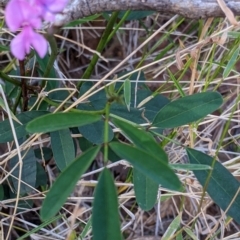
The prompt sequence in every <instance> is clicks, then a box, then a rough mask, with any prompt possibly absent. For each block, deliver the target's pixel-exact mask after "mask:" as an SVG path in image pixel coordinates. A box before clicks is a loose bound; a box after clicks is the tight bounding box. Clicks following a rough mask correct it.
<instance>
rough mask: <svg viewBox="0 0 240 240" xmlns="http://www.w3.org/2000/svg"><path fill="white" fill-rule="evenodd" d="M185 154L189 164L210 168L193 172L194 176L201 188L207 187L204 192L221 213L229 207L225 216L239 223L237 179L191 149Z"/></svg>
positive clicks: (215, 162)
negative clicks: (203, 165) (210, 168)
mask: <svg viewBox="0 0 240 240" xmlns="http://www.w3.org/2000/svg"><path fill="white" fill-rule="evenodd" d="M187 154H188V157H189V161H190V162H191V163H195V164H205V165H209V166H211V167H212V170H204V171H194V174H195V176H196V177H197V179H198V181H199V182H200V183H201V184H202V186H206V187H207V188H206V190H207V192H208V194H209V195H210V196H211V198H212V199H213V201H214V202H215V203H217V204H218V205H219V207H220V208H221V209H222V210H223V211H226V210H227V209H228V208H229V206H230V208H229V209H228V211H227V215H230V216H231V217H232V218H233V219H234V220H236V221H237V222H238V223H240V212H239V208H240V194H239V192H238V191H239V187H240V185H239V182H238V181H237V179H236V178H234V177H233V175H232V174H231V173H230V172H229V171H228V170H227V169H226V168H225V167H224V166H223V165H222V164H221V163H220V162H218V161H217V160H214V159H213V158H212V157H210V156H208V155H206V154H204V153H202V152H199V151H197V150H194V149H191V148H187ZM236 194H237V195H236ZM230 204H231V205H230Z"/></svg>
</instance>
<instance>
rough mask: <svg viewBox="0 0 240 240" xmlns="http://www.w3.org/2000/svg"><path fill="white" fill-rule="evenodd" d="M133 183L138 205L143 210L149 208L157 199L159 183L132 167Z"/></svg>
mask: <svg viewBox="0 0 240 240" xmlns="http://www.w3.org/2000/svg"><path fill="white" fill-rule="evenodd" d="M133 183H134V191H135V195H136V199H137V203H138V205H139V207H140V208H141V209H142V210H144V211H149V210H151V209H152V208H153V206H154V205H155V203H156V200H157V195H158V187H159V184H158V183H156V182H154V181H153V180H152V179H150V178H149V177H146V175H145V174H143V173H142V172H140V171H138V170H137V169H135V168H134V169H133Z"/></svg>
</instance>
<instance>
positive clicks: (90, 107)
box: [0, 10, 240, 240]
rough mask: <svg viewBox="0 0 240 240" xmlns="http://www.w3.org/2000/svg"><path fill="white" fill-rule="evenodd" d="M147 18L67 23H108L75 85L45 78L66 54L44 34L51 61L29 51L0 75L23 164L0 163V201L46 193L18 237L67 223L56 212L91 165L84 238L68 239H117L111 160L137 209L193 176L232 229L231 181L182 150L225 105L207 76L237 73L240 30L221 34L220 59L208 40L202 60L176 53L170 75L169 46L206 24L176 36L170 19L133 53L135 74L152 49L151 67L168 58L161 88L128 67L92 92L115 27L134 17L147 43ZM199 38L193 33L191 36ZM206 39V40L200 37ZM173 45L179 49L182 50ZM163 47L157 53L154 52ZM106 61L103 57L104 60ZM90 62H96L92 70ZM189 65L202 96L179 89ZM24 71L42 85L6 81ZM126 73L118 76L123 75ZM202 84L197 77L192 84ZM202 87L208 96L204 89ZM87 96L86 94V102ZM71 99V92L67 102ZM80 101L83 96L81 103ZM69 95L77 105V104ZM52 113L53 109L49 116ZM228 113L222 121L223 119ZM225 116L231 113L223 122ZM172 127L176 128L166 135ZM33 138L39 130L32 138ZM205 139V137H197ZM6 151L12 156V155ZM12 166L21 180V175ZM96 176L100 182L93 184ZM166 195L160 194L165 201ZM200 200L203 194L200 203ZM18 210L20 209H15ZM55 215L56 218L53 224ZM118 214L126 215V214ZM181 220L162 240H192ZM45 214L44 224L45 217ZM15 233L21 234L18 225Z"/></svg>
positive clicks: (235, 198)
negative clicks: (177, 154) (123, 166)
mask: <svg viewBox="0 0 240 240" xmlns="http://www.w3.org/2000/svg"><path fill="white" fill-rule="evenodd" d="M153 13H154V12H153V11H130V10H128V11H120V12H114V13H109V14H108V13H103V14H96V15H93V16H89V17H86V18H83V19H78V20H75V21H72V22H70V23H68V24H67V25H66V26H65V27H68V28H70V27H75V26H78V25H79V24H85V23H87V24H92V23H91V22H90V21H93V20H97V21H98V20H102V17H104V18H105V19H106V28H105V30H104V31H103V33H102V35H101V37H100V40H99V43H98V45H97V47H96V53H94V54H93V55H92V56H91V58H89V59H90V61H89V64H88V65H87V67H86V68H85V67H83V66H81V71H82V70H83V71H84V72H83V74H82V75H81V76H80V77H78V79H79V81H78V82H77V83H76V86H75V85H72V83H71V84H70V83H69V84H68V83H67V82H65V81H62V82H61V81H51V80H50V79H52V78H53V79H54V80H56V79H57V78H58V77H59V76H61V74H58V73H57V68H56V69H55V68H54V66H53V65H54V62H55V61H56V60H57V55H58V53H59V52H61V53H63V54H68V51H65V49H57V47H58V46H60V45H57V43H56V41H55V40H54V37H53V36H51V35H48V36H47V38H48V40H49V46H50V48H51V51H50V52H51V54H50V55H46V56H45V57H44V58H43V59H41V58H39V56H37V55H36V54H35V53H34V51H32V52H31V53H30V54H29V56H28V57H27V58H26V59H25V60H24V62H20V63H21V64H22V65H24V64H25V66H22V67H21V64H19V65H18V64H15V63H16V59H15V60H13V61H12V62H11V63H9V65H8V66H6V67H5V68H4V69H3V70H1V71H0V77H1V79H3V81H5V85H4V86H3V88H4V93H5V95H6V97H7V104H8V105H9V108H10V116H11V118H12V119H13V122H14V130H15V132H16V136H17V140H18V141H19V143H21V144H22V145H21V144H19V145H20V151H21V155H22V157H23V162H22V165H21V166H20V165H19V159H18V156H17V155H15V156H14V157H10V158H9V159H10V160H9V162H8V163H7V164H6V166H7V169H8V168H9V169H10V170H12V171H11V174H12V175H11V176H9V177H8V178H7V179H6V180H5V179H4V182H3V184H2V185H0V200H3V199H12V202H11V204H14V203H15V201H16V199H17V197H25V196H27V197H29V196H30V192H31V191H32V190H33V189H34V188H35V189H37V191H40V192H43V193H44V194H45V193H46V194H47V195H46V198H45V199H44V201H43V205H42V207H41V210H40V217H41V219H42V220H43V221H44V222H43V223H42V225H40V226H39V227H37V228H35V229H33V230H32V231H31V230H29V231H28V233H26V234H24V235H23V236H26V237H28V236H30V234H31V233H32V232H37V231H40V230H41V226H43V225H44V226H46V225H47V224H50V223H51V224H52V226H55V225H57V224H58V222H55V221H58V220H59V219H60V218H61V217H63V218H68V217H69V215H68V214H67V215H66V216H65V214H63V215H60V214H59V211H60V210H61V208H62V207H63V205H64V203H65V202H66V200H67V198H68V197H69V196H70V194H71V193H72V191H73V190H74V187H75V185H76V183H77V182H78V181H79V180H80V179H81V177H82V175H83V174H84V173H86V172H87V171H88V170H89V168H90V170H91V171H94V174H92V179H91V180H94V183H93V184H92V183H91V184H92V185H90V186H87V187H89V188H91V187H92V188H95V191H94V199H93V211H92V213H91V214H92V215H89V218H88V219H87V221H86V222H85V223H78V221H76V224H79V228H78V229H82V232H81V233H78V232H77V230H73V232H72V233H69V239H71V238H76V239H77V238H84V237H85V235H87V233H89V232H90V234H92V235H93V239H94V240H107V239H109V240H110V239H114V240H115V239H116V240H118V239H119V240H120V239H122V238H123V237H122V233H121V223H120V217H119V203H118V194H121V193H122V190H125V189H122V188H124V187H119V188H118V189H117V190H118V191H116V186H115V180H114V177H115V175H114V177H113V174H112V172H114V174H115V169H114V170H112V169H111V168H110V169H108V167H109V166H108V163H109V161H111V162H114V163H116V164H117V161H119V160H125V161H127V162H128V163H129V165H127V166H128V167H127V171H128V174H127V177H126V178H125V179H123V181H125V182H126V183H129V182H132V184H133V188H134V192H135V196H136V203H137V206H136V207H140V208H141V209H142V210H144V211H149V210H151V209H152V208H153V207H154V205H155V204H156V203H157V201H158V200H157V195H158V192H159V186H161V187H164V188H165V189H166V191H168V190H171V191H184V183H182V182H181V181H180V179H179V177H178V176H181V174H184V173H187V174H188V173H189V171H193V173H194V175H195V176H196V178H197V179H198V181H199V182H200V184H202V186H203V190H204V191H203V192H204V193H205V191H206V192H207V193H208V194H209V196H210V197H211V198H212V199H213V201H214V202H215V203H216V204H217V205H218V206H219V207H220V208H221V209H222V210H223V211H226V214H227V215H229V216H231V217H232V218H233V219H234V220H236V222H238V223H240V214H239V208H240V194H239V192H238V190H239V182H238V181H237V180H236V179H235V178H234V176H233V175H232V174H231V173H230V172H229V171H228V170H227V168H225V167H224V166H223V165H222V164H221V163H220V162H219V161H217V160H216V159H215V158H213V157H210V156H208V155H206V154H204V153H202V152H200V151H197V150H194V149H191V148H187V147H186V146H187V145H186V143H188V140H189V139H190V146H194V144H195V143H196V142H197V141H196V140H197V139H198V138H201V137H202V136H201V134H200V135H198V131H199V129H201V128H202V127H205V126H203V125H199V126H198V123H199V122H200V120H202V119H203V118H205V117H206V116H207V115H208V114H211V113H213V112H214V111H216V110H218V109H219V108H220V107H221V105H222V103H223V99H222V96H221V94H220V93H218V92H216V90H217V89H219V88H218V86H217V87H215V85H213V82H214V84H215V83H216V82H215V81H213V80H215V78H219V77H220V78H221V79H222V78H223V79H224V78H228V77H229V76H231V75H232V74H234V73H235V71H234V67H235V65H236V64H237V62H238V60H239V47H238V46H239V42H240V39H239V38H240V37H239V36H240V35H239V33H237V32H228V35H229V36H230V37H232V38H234V39H235V41H234V44H233V46H231V48H228V47H227V48H226V49H229V51H228V54H226V56H225V55H224V56H223V57H222V59H220V61H215V59H214V56H215V55H219V54H218V52H217V51H216V49H217V47H216V45H217V44H216V42H214V41H213V42H214V44H215V45H214V46H212V48H211V51H212V52H211V51H210V52H211V54H205V56H204V58H205V59H202V56H201V58H199V59H201V63H197V57H193V54H192V52H191V54H188V52H186V53H187V54H188V55H186V56H184V57H185V59H184V61H183V62H182V64H183V67H182V68H183V69H181V70H179V71H178V70H175V69H174V68H173V70H172V69H171V68H170V66H171V64H172V63H171V61H173V58H174V61H175V57H176V56H169V53H170V52H173V53H175V52H176V49H180V48H184V44H185V43H186V42H187V41H185V40H186V36H193V35H192V32H191V30H188V29H191V28H192V29H193V30H194V31H195V30H196V29H201V30H203V29H205V25H204V21H203V20H199V21H198V22H197V23H195V24H192V25H191V24H189V27H188V28H187V30H186V31H187V33H186V34H183V35H179V36H177V38H176V36H175V37H174V38H172V36H174V35H176V33H178V30H177V28H178V26H180V25H181V24H182V23H183V22H184V21H185V20H184V18H182V17H178V18H177V17H176V18H175V20H174V21H173V22H172V23H171V24H170V25H171V26H170V27H169V29H167V31H162V32H161V35H160V36H159V35H158V36H157V37H156V36H155V37H154V38H152V41H153V42H154V43H153V44H152V43H151V44H150V43H149V45H145V46H144V47H143V48H142V49H141V50H140V51H137V52H136V56H137V57H139V56H140V60H139V61H138V62H134V64H132V66H134V68H135V70H138V69H144V68H142V67H143V64H145V63H147V64H148V63H149V59H147V58H148V57H149V56H150V54H152V53H154V54H153V55H152V56H151V58H150V59H151V61H152V59H155V60H159V62H161V61H160V60H161V59H164V58H166V61H167V62H166V63H167V65H165V66H162V63H160V64H159V66H161V68H160V69H161V70H160V69H159V71H162V69H167V71H166V72H165V73H164V76H165V75H166V83H161V84H160V86H157V87H156V86H155V85H154V84H153V86H151V85H149V84H148V80H152V79H150V78H149V75H147V74H146V76H145V74H144V73H146V72H147V71H148V70H147V71H145V70H146V69H145V70H144V72H143V71H138V72H136V71H135V72H134V73H132V72H130V71H129V69H130V66H129V67H128V66H127V65H126V69H128V71H129V72H126V71H123V72H121V73H119V72H117V71H115V72H114V73H113V72H111V74H115V73H116V76H114V77H113V75H110V74H109V75H107V76H106V78H108V79H110V81H113V82H110V83H106V82H103V81H101V83H100V84H98V83H97V84H98V86H96V85H95V86H94V84H93V83H92V82H90V79H91V78H92V75H93V73H94V71H95V69H98V68H99V66H100V67H102V66H104V67H105V66H106V65H104V64H105V63H103V62H102V59H100V58H102V56H105V54H106V53H108V50H109V46H110V44H111V41H115V39H120V38H116V32H118V33H119V34H121V32H122V31H123V30H122V29H124V28H120V27H122V25H123V23H124V22H126V21H131V20H134V21H138V23H139V29H140V30H141V31H142V30H144V29H145V31H146V33H147V37H148V36H151V34H152V32H153V31H155V30H156V28H154V26H155V25H157V24H158V23H157V21H152V22H151V26H150V27H149V25H148V27H146V26H145V23H144V21H143V19H144V18H145V17H146V16H150V15H151V14H153ZM209 21H210V20H209ZM127 23H128V22H127ZM216 26H217V25H216V21H213V22H212V25H211V26H209V29H208V31H209V32H214V31H215V28H216ZM188 31H189V32H188ZM201 33H202V32H201V31H199V36H198V37H199V39H200V36H201ZM188 34H189V35H188ZM205 34H206V35H207V34H208V32H205ZM176 39H178V41H176ZM206 39H207V38H206ZM210 39H212V38H210ZM214 39H215V38H214ZM214 39H213V40H214ZM81 40H82V39H81ZM137 40H138V41H137V43H143V42H144V41H145V39H144V37H143V35H142V34H140V35H139V39H137ZM207 41H208V40H206V42H207ZM178 42H180V43H181V45H182V46H181V47H180V48H179V45H178V44H177V43H178ZM204 44H205V43H204ZM161 45H164V47H160V46H161ZM189 49H190V48H189ZM201 49H204V51H205V48H204V47H203V48H202V46H200V48H199V51H201ZM209 49H210V48H209ZM67 50H69V49H67ZM0 51H1V52H2V51H9V47H8V46H5V45H1V46H0ZM97 53H99V54H97ZM216 53H217V54H216ZM88 54H89V53H88ZM106 56H107V58H108V54H106ZM155 60H154V61H155ZM185 60H186V61H185ZM100 61H101V62H100ZM195 61H196V66H195ZM177 62H178V61H177ZM97 63H100V64H99V66H98V65H97ZM154 64H155V63H154ZM15 65H16V66H15ZM110 65H111V64H109V66H110ZM13 66H14V70H13ZM149 66H150V65H149ZM154 66H156V67H158V66H157V65H154ZM15 67H16V69H15ZM144 67H145V66H144ZM165 67H167V68H165ZM202 68H204V69H202ZM189 69H190V70H191V71H192V74H193V73H194V70H196V71H199V72H197V73H196V79H197V80H199V79H204V84H205V85H204V86H203V87H202V88H201V89H200V87H199V86H197V87H199V89H200V90H198V88H195V90H196V91H202V92H201V93H196V94H192V95H188V92H187V91H186V90H185V89H186V88H185V87H186V86H187V87H189V85H188V84H187V85H185V86H184V84H185V83H182V82H180V81H182V80H183V79H184V77H185V76H186V73H187V71H188V70H189ZM132 70H133V69H132ZM24 71H25V75H26V76H27V77H28V76H30V72H32V73H34V74H33V75H34V77H35V75H37V76H38V77H40V78H42V79H44V80H39V82H38V83H37V84H38V85H37V84H36V85H35V83H34V84H32V83H31V81H28V80H26V81H25V80H24V78H21V77H20V78H19V79H20V80H18V78H17V79H14V77H12V75H16V76H17V75H23V74H24ZM156 71H158V70H156ZM96 72H97V71H96ZM155 73H157V72H155ZM155 73H154V74H155ZM8 74H10V76H11V77H10V76H8ZM124 75H125V77H123V76H124ZM192 76H193V75H192ZM111 77H112V78H111ZM115 77H118V78H120V80H121V82H120V81H115ZM80 79H83V80H80ZM164 79H165V78H164ZM87 80H88V81H87ZM105 80H106V79H105ZM140 80H141V81H140ZM187 80H189V79H187ZM184 81H185V80H184ZM185 82H186V81H185ZM202 82H203V81H202ZM202 82H201V83H200V81H199V84H202ZM104 84H106V85H104ZM209 86H211V88H209ZM213 86H214V87H213ZM25 87H26V89H25ZM75 87H76V88H75ZM92 87H95V90H97V91H96V92H95V93H94V94H92V93H93V89H92ZM97 88H99V89H97ZM100 88H101V89H100ZM153 89H154V90H153ZM209 89H211V90H212V91H211V92H209ZM165 90H166V91H165ZM176 90H177V93H176ZM190 90H191V89H190ZM195 90H194V91H195ZM24 91H26V93H24ZM87 92H89V93H90V94H92V95H88V96H86V97H85V95H87V94H86V93H87ZM190 92H191V91H190ZM44 93H46V94H44ZM166 93H167V94H168V93H169V94H168V95H166V96H167V97H166V96H165V95H162V94H166ZM70 94H72V95H71V96H70ZM83 95H84V99H81V98H82V96H83ZM178 97H179V98H178ZM224 97H225V98H226V99H227V96H225V95H224ZM76 99H78V100H80V101H77V102H76ZM173 99H174V100H173ZM24 103H27V109H25V108H23V106H24ZM238 103H239V101H236V104H235V106H237V104H238ZM72 104H74V106H73V105H72ZM0 106H1V107H2V108H3V110H4V113H5V112H7V105H6V102H5V101H4V98H3V97H0ZM41 110H43V111H41ZM55 110H56V113H54V111H55ZM221 110H222V109H219V111H217V113H216V114H219V113H220V112H221ZM233 112H234V111H233ZM233 112H232V115H233ZM232 115H231V117H232ZM226 116H227V117H228V115H226ZM231 117H229V121H230V120H231ZM5 118H6V117H5V116H4V119H5ZM192 123H193V125H190V126H188V127H186V128H185V127H182V126H183V125H186V124H192ZM228 126H229V124H228V123H227V124H226V125H225V126H224V131H225V133H224V134H223V135H222V136H221V138H220V141H219V147H218V149H217V152H218V151H219V150H220V149H221V147H222V145H223V142H224V141H225V135H226V132H227V130H229V129H228ZM178 127H180V128H179V129H172V128H178ZM186 129H189V132H190V137H189V139H188V136H187V137H186V139H185V140H186V142H182V138H181V142H180V140H179V138H178V137H179V135H183V136H184V135H185V130H186ZM195 130H196V131H195ZM35 133H41V134H39V135H35ZM205 136H206V135H205ZM205 136H203V137H204V138H205ZM181 137H182V136H181ZM184 137H185V136H184ZM14 140H15V139H14V137H13V131H12V128H11V125H10V121H9V119H6V120H4V121H2V122H0V143H8V150H9V154H11V153H13V152H14V151H15V150H16V149H14V148H15V147H16V143H14V142H13V141H14ZM224 143H225V142H224ZM183 144H184V145H183ZM234 144H236V145H237V144H238V143H237V141H236V139H234ZM169 146H170V147H169ZM175 147H176V148H178V149H180V148H181V149H183V148H184V149H186V152H187V155H188V158H189V163H188V162H185V159H181V161H180V162H177V163H175V161H174V160H172V156H173V155H172V152H171V149H174V148H175ZM10 151H12V152H11V153H10ZM97 156H98V158H97V161H96V162H95V161H94V160H95V159H96V157H97ZM169 159H170V160H169ZM7 160H8V159H7ZM120 163H122V162H120ZM15 166H16V167H15ZM49 166H50V167H52V166H53V171H52V172H51V171H49ZM56 166H57V168H58V169H59V170H60V171H58V169H57V168H56ZM99 166H100V167H102V169H103V170H102V171H100V172H99V176H98V170H99ZM20 167H21V170H22V174H21V176H20V177H21V179H19V173H20ZM51 170H52V169H51ZM55 170H56V171H55ZM95 170H96V172H95ZM7 171H8V170H7ZM52 173H53V174H56V175H57V176H56V177H57V178H56V180H55V178H52ZM191 174H192V173H191ZM181 179H184V178H181ZM84 180H85V179H84ZM95 180H98V182H97V181H96V182H97V183H96V186H95ZM121 180H122V179H121ZM19 181H21V184H20V186H21V188H20V196H16V192H17V189H18V186H19ZM131 186H132V185H131ZM6 189H7V190H6ZM46 190H47V191H46ZM131 190H132V189H131ZM173 194H175V193H173ZM171 196H172V195H171ZM161 197H162V196H161ZM169 197H170V196H169V195H168V196H167V197H165V198H169ZM203 197H204V194H203V196H202V199H203ZM163 198H164V196H163ZM121 203H122V202H121ZM32 206H33V201H32V200H29V201H28V200H25V199H23V200H22V199H20V201H19V203H18V205H17V207H18V208H19V209H20V208H21V207H22V208H31V207H32ZM134 207H135V206H134V205H133V208H134ZM200 207H201V206H199V209H200ZM19 209H18V211H20V210H19ZM121 210H122V209H121ZM134 210H135V209H134ZM181 210H182V209H181ZM56 214H58V216H57V217H55V218H52V217H53V216H54V215H56ZM121 214H122V212H121ZM121 217H125V215H122V216H121ZM181 217H182V215H181V211H180V213H179V214H178V215H177V216H176V217H175V219H174V220H173V221H172V223H171V224H170V225H169V227H168V229H167V231H166V232H165V234H164V235H163V236H162V239H170V238H174V237H175V236H174V234H176V239H183V235H184V234H187V235H188V236H189V237H190V238H191V239H197V237H196V236H195V234H194V232H193V230H192V229H190V228H188V227H182V229H181V230H179V228H180V227H181V225H180V224H181V220H182V218H181ZM50 218H51V220H49V219H50ZM64 220H66V219H64ZM18 230H19V231H21V229H20V228H19V229H18ZM91 231H92V232H91ZM182 232H184V234H182ZM19 239H23V238H21V237H20V238H19Z"/></svg>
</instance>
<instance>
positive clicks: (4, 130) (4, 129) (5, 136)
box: [0, 111, 49, 143]
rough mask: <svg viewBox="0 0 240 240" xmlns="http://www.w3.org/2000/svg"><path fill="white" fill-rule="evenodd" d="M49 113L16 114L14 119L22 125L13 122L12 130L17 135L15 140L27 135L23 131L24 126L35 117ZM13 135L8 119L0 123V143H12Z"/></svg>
mask: <svg viewBox="0 0 240 240" xmlns="http://www.w3.org/2000/svg"><path fill="white" fill-rule="evenodd" d="M47 113H49V112H47V111H30V112H23V113H20V114H18V115H17V116H16V117H17V119H18V120H19V121H20V122H21V123H22V124H20V123H18V122H15V121H13V125H14V129H15V132H16V135H17V138H18V139H19V138H21V137H24V136H25V135H26V134H27V131H26V130H25V127H26V124H27V123H28V122H29V121H31V120H33V119H34V118H36V117H39V116H42V115H45V114H47ZM13 140H14V138H13V134H12V128H11V125H10V122H9V120H8V119H6V120H4V121H2V122H0V143H5V142H10V141H13Z"/></svg>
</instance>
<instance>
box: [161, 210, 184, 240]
mask: <svg viewBox="0 0 240 240" xmlns="http://www.w3.org/2000/svg"><path fill="white" fill-rule="evenodd" d="M180 224H181V214H179V215H178V216H177V217H175V219H174V220H173V221H172V222H171V224H170V225H169V227H168V228H167V230H166V232H165V233H164V235H163V236H162V239H161V240H169V239H171V238H172V236H173V234H174V233H175V232H176V231H177V229H178V228H179V226H180Z"/></svg>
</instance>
